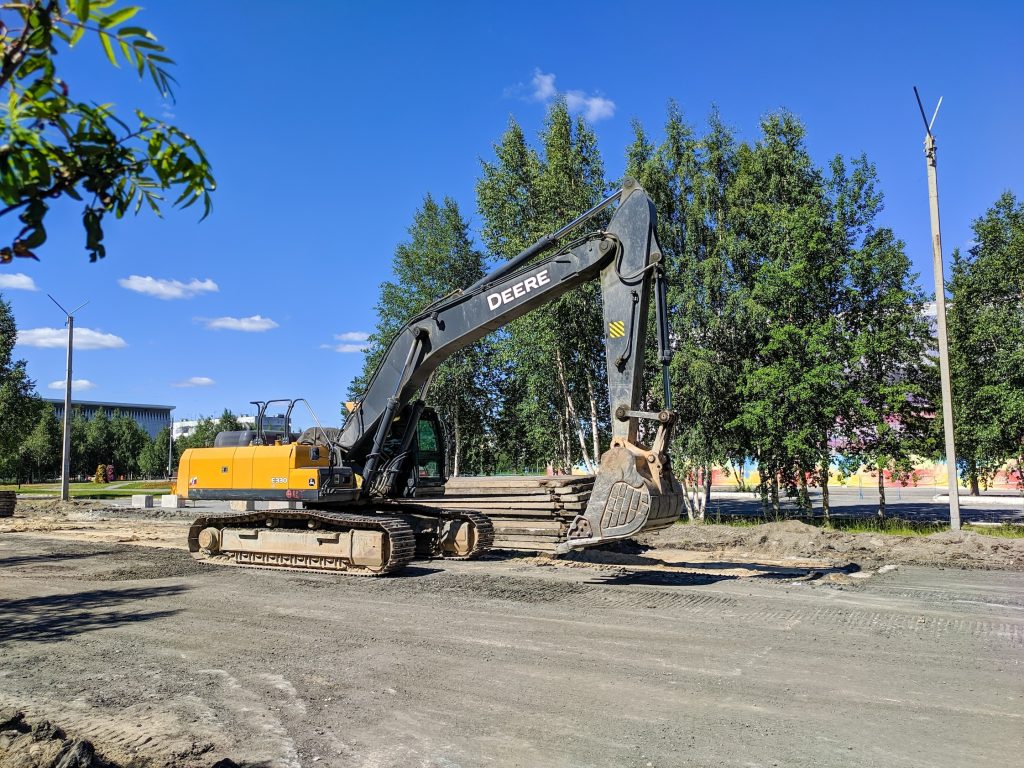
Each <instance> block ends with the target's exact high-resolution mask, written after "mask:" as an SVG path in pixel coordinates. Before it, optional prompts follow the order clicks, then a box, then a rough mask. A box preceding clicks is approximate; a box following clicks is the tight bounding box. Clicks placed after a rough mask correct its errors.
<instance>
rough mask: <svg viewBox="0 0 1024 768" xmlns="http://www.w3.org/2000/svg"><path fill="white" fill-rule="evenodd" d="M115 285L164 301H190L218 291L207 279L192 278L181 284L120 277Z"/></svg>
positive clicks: (145, 278)
mask: <svg viewBox="0 0 1024 768" xmlns="http://www.w3.org/2000/svg"><path fill="white" fill-rule="evenodd" d="M117 283H118V285H120V286H121V287H122V288H127V289H128V290H129V291H135V292H136V293H145V294H147V295H149V296H155V297H156V298H158V299H164V300H169V299H191V298H192V297H193V296H196V295H198V294H200V293H216V292H217V291H219V290H220V288H219V286H218V285H217V284H216V283H215V282H213V280H210V279H209V278H207V279H206V280H197V279H195V278H193V279H192V280H191V281H190V282H188V283H183V282H181V281H180V280H164V279H162V278H157V277H150V276H148V275H146V276H143V275H130V276H129V277H122V278H121V279H120V280H118V281H117Z"/></svg>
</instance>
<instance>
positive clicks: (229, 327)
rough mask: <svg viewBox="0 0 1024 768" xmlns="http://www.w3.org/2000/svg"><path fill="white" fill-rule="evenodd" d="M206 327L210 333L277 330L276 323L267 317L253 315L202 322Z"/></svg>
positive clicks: (217, 318)
mask: <svg viewBox="0 0 1024 768" xmlns="http://www.w3.org/2000/svg"><path fill="white" fill-rule="evenodd" d="M203 322H205V323H206V327H207V328H209V329H210V330H212V331H247V332H250V333H259V332H261V331H269V330H270V329H271V328H277V323H275V322H274V321H273V320H271V319H270V318H269V317H263V316H262V315H253V316H252V317H215V318H213V319H210V320H204V321H203Z"/></svg>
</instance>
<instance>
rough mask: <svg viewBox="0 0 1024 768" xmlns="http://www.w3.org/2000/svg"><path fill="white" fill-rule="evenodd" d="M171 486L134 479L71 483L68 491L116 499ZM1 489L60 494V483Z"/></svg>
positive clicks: (159, 491)
mask: <svg viewBox="0 0 1024 768" xmlns="http://www.w3.org/2000/svg"><path fill="white" fill-rule="evenodd" d="M170 490H171V486H170V484H169V483H167V482H166V481H164V480H132V481H122V482H116V483H71V484H69V486H68V491H69V492H70V494H71V498H73V499H114V498H122V497H126V496H131V495H133V494H136V493H149V494H153V495H160V494H164V493H170ZM0 491H17V492H18V493H20V494H25V495H26V496H59V495H60V483H33V484H32V485H27V484H23V485H22V486H21V487H20V488H19V487H18V486H17V485H0Z"/></svg>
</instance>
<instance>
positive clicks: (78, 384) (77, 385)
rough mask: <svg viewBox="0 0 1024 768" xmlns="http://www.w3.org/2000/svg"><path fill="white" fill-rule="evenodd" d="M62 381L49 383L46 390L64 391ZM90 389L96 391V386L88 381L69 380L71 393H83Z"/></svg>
mask: <svg viewBox="0 0 1024 768" xmlns="http://www.w3.org/2000/svg"><path fill="white" fill-rule="evenodd" d="M64 383H65V382H64V379H61V380H60V381H51V382H50V383H49V384H47V385H46V386H47V388H48V389H59V390H61V391H62V392H63V391H64ZM90 389H96V385H95V384H93V383H92V382H91V381H89V380H88V379H72V380H71V391H72V392H85V391H87V390H90Z"/></svg>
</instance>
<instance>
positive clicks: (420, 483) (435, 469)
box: [416, 408, 448, 488]
mask: <svg viewBox="0 0 1024 768" xmlns="http://www.w3.org/2000/svg"><path fill="white" fill-rule="evenodd" d="M447 445H448V439H447V435H446V432H445V428H444V424H442V423H441V419H440V417H439V416H438V415H437V412H436V411H435V410H434V409H433V408H424V409H423V413H422V414H420V420H419V423H418V424H417V425H416V485H417V487H419V488H443V487H444V484H445V482H446V481H447V480H448V457H447V450H446V446H447Z"/></svg>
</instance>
